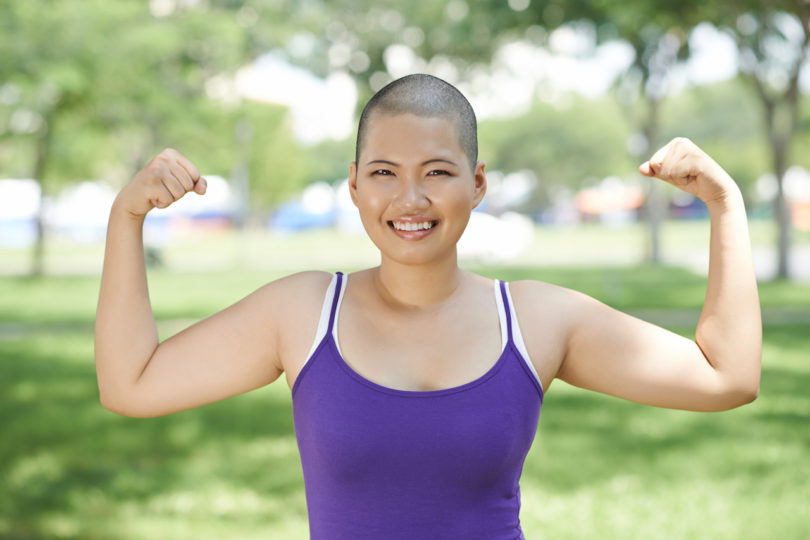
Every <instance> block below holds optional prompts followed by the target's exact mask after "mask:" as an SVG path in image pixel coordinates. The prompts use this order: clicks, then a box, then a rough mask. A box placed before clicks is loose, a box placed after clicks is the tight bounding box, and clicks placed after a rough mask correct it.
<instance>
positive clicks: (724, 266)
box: [535, 139, 762, 410]
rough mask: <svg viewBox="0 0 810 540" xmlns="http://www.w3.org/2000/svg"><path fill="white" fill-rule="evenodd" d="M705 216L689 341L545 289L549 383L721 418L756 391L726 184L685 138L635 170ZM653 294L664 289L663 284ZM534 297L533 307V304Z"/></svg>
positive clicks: (736, 231)
mask: <svg viewBox="0 0 810 540" xmlns="http://www.w3.org/2000/svg"><path fill="white" fill-rule="evenodd" d="M640 170H641V172H642V173H643V174H645V175H646V176H655V177H657V178H660V179H662V180H665V181H667V182H670V183H671V184H673V185H675V186H676V187H678V188H680V189H682V190H684V191H687V192H688V193H691V194H693V195H695V196H697V197H699V198H700V199H701V200H703V201H704V202H705V203H706V205H707V206H708V208H709V215H710V219H711V244H710V262H709V276H708V286H707V290H706V299H705V302H704V305H703V311H702V312H701V315H700V319H699V322H698V325H697V330H696V335H695V340H694V341H692V340H689V339H686V338H683V337H681V336H678V335H676V334H674V333H672V332H669V331H667V330H664V329H662V328H659V327H657V326H654V325H652V324H649V323H646V322H644V321H641V320H639V319H636V318H633V317H631V316H629V315H626V314H624V313H621V312H619V311H616V310H614V309H611V308H609V307H607V306H605V305H604V304H601V303H600V302H597V301H595V300H593V299H591V298H588V297H587V296H585V295H580V294H578V293H573V292H571V291H562V290H556V291H554V292H549V291H546V292H545V293H544V294H543V296H544V297H545V298H554V299H556V300H554V301H553V303H554V304H555V305H557V306H559V310H560V317H561V318H562V320H563V321H564V323H563V325H562V328H563V333H564V337H563V342H564V346H563V350H562V357H563V360H562V363H561V364H560V366H559V371H558V372H557V376H558V377H559V378H560V379H563V380H565V381H567V382H569V383H571V384H574V385H576V386H581V387H584V388H589V389H593V390H597V391H600V392H604V393H607V394H611V395H615V396H618V397H622V398H626V399H630V400H633V401H638V402H641V403H646V404H650V405H657V406H661V407H670V408H679V409H692V410H724V409H729V408H733V407H736V406H739V405H742V404H745V403H748V402H750V401H752V400H753V399H754V398H755V397H756V395H757V393H758V390H759V377H760V366H761V355H762V328H761V317H760V307H759V298H758V294H757V286H756V279H755V276H754V271H753V264H752V260H751V248H750V241H749V237H748V227H747V222H746V217H745V208H744V206H743V199H742V196H741V194H740V191H739V189H738V187H737V185H736V184H735V183H734V181H733V180H732V179H731V177H729V176H728V174H727V173H726V172H725V171H724V170H723V169H722V168H721V167H720V166H719V165H718V164H717V163H715V162H714V161H713V160H712V159H711V158H710V157H709V156H707V155H706V154H705V153H704V152H703V151H702V150H700V148H698V147H697V146H695V145H694V144H693V143H692V142H691V141H689V140H687V139H674V140H673V141H672V142H670V143H669V144H668V145H667V146H665V147H664V148H662V149H661V150H659V151H658V152H657V153H656V154H655V155H654V156H653V157H652V158H651V159H650V161H648V162H647V163H645V164H643V165H642V166H641V167H640ZM661 286H662V287H666V284H665V283H662V285H661ZM539 298H540V295H539V293H537V298H536V300H535V301H537V300H539Z"/></svg>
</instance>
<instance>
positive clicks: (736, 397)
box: [718, 377, 759, 411]
mask: <svg viewBox="0 0 810 540" xmlns="http://www.w3.org/2000/svg"><path fill="white" fill-rule="evenodd" d="M758 396H759V377H757V380H756V381H751V382H747V383H745V384H738V385H735V386H734V387H731V388H728V389H727V390H726V391H725V392H724V395H723V399H722V403H721V406H720V407H719V408H718V410H721V411H727V410H730V409H736V408H737V407H742V406H743V405H747V404H749V403H752V402H753V401H754V400H755V399H757V397H758Z"/></svg>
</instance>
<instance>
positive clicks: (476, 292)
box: [96, 75, 761, 539]
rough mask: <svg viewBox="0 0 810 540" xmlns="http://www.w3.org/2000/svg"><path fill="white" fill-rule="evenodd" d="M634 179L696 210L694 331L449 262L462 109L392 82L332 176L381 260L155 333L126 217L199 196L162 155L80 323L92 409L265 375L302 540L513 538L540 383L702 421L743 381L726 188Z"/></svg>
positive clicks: (747, 339)
mask: <svg viewBox="0 0 810 540" xmlns="http://www.w3.org/2000/svg"><path fill="white" fill-rule="evenodd" d="M640 171H641V173H642V174H644V175H646V176H650V177H653V176H654V177H657V178H660V179H662V180H665V181H668V182H670V183H672V184H674V185H675V186H677V187H679V188H680V189H683V190H684V191H687V192H689V193H691V194H693V195H695V196H697V197H699V198H700V199H702V200H703V201H704V202H705V203H706V204H707V206H708V209H709V214H710V217H711V247H710V249H711V253H710V267H709V277H708V287H707V293H706V301H705V304H704V307H703V312H702V314H701V317H700V321H699V323H698V326H697V332H696V339H695V341H691V340H688V339H686V338H683V337H680V336H678V335H675V334H673V333H671V332H669V331H666V330H664V329H662V328H659V327H656V326H654V325H651V324H648V323H646V322H643V321H641V320H638V319H635V318H633V317H630V316H628V315H625V314H623V313H620V312H618V311H615V310H613V309H611V308H609V307H607V306H605V305H603V304H601V303H599V302H597V301H595V300H593V299H591V298H589V297H587V296H585V295H582V294H579V293H577V292H574V291H571V290H567V289H563V288H560V287H556V286H553V285H549V284H546V283H540V282H535V281H523V282H516V283H511V284H508V285H507V284H504V283H501V282H498V281H495V282H493V281H492V280H489V279H486V278H484V277H481V276H477V275H474V274H471V273H469V272H466V271H463V270H461V269H460V268H459V266H458V262H457V255H456V243H457V242H458V239H459V238H460V236H461V234H462V232H463V231H464V228H465V226H466V224H467V222H468V220H469V217H470V212H471V211H472V209H473V208H475V206H476V205H478V204H479V203H480V202H481V200H482V198H483V197H484V193H485V191H486V176H485V173H484V163H483V162H482V161H478V157H477V139H476V125H475V115H474V113H473V111H472V108H471V107H470V105H469V103H468V102H467V100H466V99H465V98H464V97H463V96H462V95H461V94H460V93H459V92H458V90H456V89H455V88H454V87H452V86H451V85H449V84H447V83H445V82H444V81H441V80H440V79H437V78H435V77H431V76H428V75H411V76H408V77H405V78H403V79H399V80H397V81H394V82H393V83H391V84H390V85H388V86H387V87H386V88H384V89H382V90H381V91H380V92H378V93H377V94H376V95H375V96H374V98H372V100H371V101H370V102H369V103H368V105H367V106H366V108H365V109H364V111H363V114H362V116H361V120H360V126H359V129H358V139H357V154H356V156H355V161H354V162H353V163H352V164H351V167H350V173H349V187H350V191H351V195H352V199H353V201H354V203H355V205H356V206H357V208H358V210H359V212H360V216H361V219H362V221H363V225H364V227H365V229H366V231H367V233H368V235H369V237H370V238H371V240H372V241H373V242H374V243H375V244H376V245H377V247H378V248H379V250H380V254H381V262H380V265H379V266H377V267H375V268H371V269H368V270H364V271H361V272H356V273H353V274H351V275H349V276H343V275H340V274H338V275H335V276H332V275H329V274H326V273H323V272H303V273H299V274H295V275H292V276H289V277H286V278H284V279H280V280H278V281H275V282H272V283H269V284H267V285H266V286H264V287H262V288H261V289H259V290H258V291H256V292H255V293H253V294H251V295H250V296H248V297H246V298H245V299H243V300H241V301H240V302H238V303H236V304H234V305H233V306H231V307H229V308H227V309H225V310H224V311H222V312H220V313H217V314H215V315H213V316H212V317H210V318H208V319H206V320H203V321H201V322H199V323H197V324H195V325H194V326H192V327H190V328H188V329H186V330H184V331H183V332H180V333H179V334H177V335H175V336H173V337H171V338H169V339H167V340H166V341H164V342H163V343H159V341H158V337H157V331H156V329H155V322H154V318H153V315H152V311H151V307H150V304H149V298H148V293H147V283H146V274H145V269H144V261H143V249H142V241H141V230H142V225H143V221H144V217H145V215H146V214H147V212H149V210H151V209H152V208H153V207H158V208H165V207H167V206H168V205H170V204H172V203H173V202H174V201H176V200H178V199H179V198H181V197H182V196H184V195H185V194H186V193H188V192H190V191H195V192H196V193H199V194H203V193H204V192H205V180H204V179H203V178H201V177H200V175H199V173H198V171H197V169H196V168H195V167H194V165H193V164H192V163H191V162H190V161H189V160H187V159H186V158H185V157H183V156H182V155H180V154H179V153H178V152H176V151H174V150H166V151H164V152H161V154H159V155H158V156H157V157H156V158H155V159H153V160H152V162H150V163H149V164H148V165H147V166H146V167H145V168H144V169H143V170H141V171H140V172H139V173H138V174H137V175H136V176H135V177H134V178H133V179H132V181H131V182H130V183H129V184H128V185H127V186H126V187H125V188H124V189H123V190H122V191H121V193H120V194H119V195H118V197H117V199H116V201H115V204H114V205H113V208H112V211H111V214H110V223H109V229H108V239H107V251H106V254H105V260H104V270H103V277H102V285H101V293H100V300H99V307H98V317H97V322H96V363H97V371H98V380H99V388H100V392H101V400H102V403H103V404H104V406H105V407H107V408H109V409H110V410H113V411H115V412H118V413H121V414H125V415H128V416H138V417H149V416H157V415H163V414H168V413H171V412H175V411H180V410H183V409H188V408H191V407H196V406H199V405H203V404H205V403H210V402H212V401H216V400H220V399H223V398H225V397H228V396H232V395H234V394H238V393H241V392H246V391H248V390H252V389H254V388H258V387H261V386H264V385H266V384H268V383H270V382H272V381H274V380H275V379H277V378H278V377H280V376H281V375H282V374H284V375H285V377H286V379H287V384H288V385H289V386H290V388H291V392H292V400H293V411H294V419H295V429H296V436H297V438H298V444H299V449H300V452H301V460H302V465H303V470H304V479H305V487H306V495H307V505H308V511H309V518H310V532H311V535H312V538H352V539H357V538H388V539H390V538H409V539H411V538H482V539H483V538H485V539H500V538H522V536H523V535H522V532H521V530H520V523H519V519H518V513H519V505H520V495H519V485H518V482H519V478H520V472H521V468H522V465H523V460H524V458H525V456H526V453H527V452H528V450H529V447H530V445H531V443H532V440H533V438H534V433H535V431H536V427H537V420H538V414H539V410H540V405H541V402H542V399H543V396H544V392H545V391H547V390H548V387H549V386H550V384H551V382H552V380H553V379H555V378H560V379H562V380H565V381H567V382H569V383H571V384H573V385H576V386H580V387H583V388H589V389H592V390H596V391H599V392H604V393H608V394H612V395H614V396H618V397H622V398H625V399H629V400H633V401H637V402H639V403H645V404H649V405H656V406H660V407H671V408H680V409H692V410H703V411H712V410H724V409H729V408H732V407H736V406H739V405H742V404H744V403H747V402H749V401H751V400H753V399H754V398H755V397H756V394H757V391H758V385H759V372H760V357H761V322H760V312H759V302H758V297H757V289H756V281H755V278H754V273H753V268H752V263H751V253H750V246H749V240H748V233H747V224H746V217H745V210H744V207H743V200H742V196H741V195H740V191H739V189H738V188H737V186H736V185H735V183H734V182H733V180H732V179H731V178H730V177H729V176H728V174H726V172H725V171H724V170H723V169H722V168H721V167H720V166H719V165H717V164H716V163H715V162H714V161H713V160H712V159H711V158H709V157H708V156H707V155H706V154H705V153H704V152H702V151H701V150H700V149H699V148H697V147H696V146H695V145H694V144H692V143H691V142H690V141H688V140H686V139H675V140H673V141H672V142H670V143H669V144H667V145H666V146H665V147H663V148H662V149H660V150H659V151H658V152H656V153H655V155H653V157H652V158H650V160H649V161H648V162H646V163H644V164H643V165H641V167H640ZM662 286H666V284H662Z"/></svg>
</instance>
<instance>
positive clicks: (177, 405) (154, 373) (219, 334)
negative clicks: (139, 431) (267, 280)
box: [132, 291, 281, 416]
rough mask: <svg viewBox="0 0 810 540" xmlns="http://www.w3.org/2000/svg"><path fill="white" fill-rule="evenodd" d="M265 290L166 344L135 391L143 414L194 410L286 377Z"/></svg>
mask: <svg viewBox="0 0 810 540" xmlns="http://www.w3.org/2000/svg"><path fill="white" fill-rule="evenodd" d="M262 296H264V295H263V294H262V291H257V292H256V293H253V294H252V295H250V296H248V297H247V298H244V299H243V300H241V301H239V302H237V303H236V304H234V305H232V306H230V307H229V308H227V309H225V310H223V311H220V312H219V313H216V314H214V315H212V316H211V317H208V318H207V319H204V320H202V321H200V322H198V323H196V324H194V325H192V326H190V327H188V328H186V329H185V330H183V331H182V332H180V333H178V334H176V335H174V336H172V337H170V338H169V339H167V340H165V341H163V342H162V343H161V344H160V345H159V346H158V347H157V349H156V350H155V352H154V354H153V355H152V357H151V359H150V360H149V362H148V363H147V365H146V367H145V368H144V370H143V373H142V374H141V376H140V377H139V379H138V381H137V382H136V383H135V384H134V386H133V389H132V393H133V396H132V400H133V402H134V403H133V406H134V407H136V410H137V411H138V413H139V415H144V416H155V415H162V414H169V413H171V412H176V411H180V410H184V409H189V408H192V407H196V406H199V405H203V404H206V403H211V402H214V401H218V400H221V399H224V398H226V397H229V396H233V395H236V394H240V393H243V392H247V391H249V390H253V389H255V388H258V387H260V386H263V385H265V384H268V383H270V382H272V381H274V380H275V379H276V378H278V376H279V375H280V374H281V370H280V368H279V367H278V362H277V361H276V360H275V358H274V356H273V355H274V352H275V351H276V350H277V341H278V338H277V332H276V331H275V329H274V325H273V324H272V318H271V317H267V316H265V314H264V313H263V311H264V309H263V306H262Z"/></svg>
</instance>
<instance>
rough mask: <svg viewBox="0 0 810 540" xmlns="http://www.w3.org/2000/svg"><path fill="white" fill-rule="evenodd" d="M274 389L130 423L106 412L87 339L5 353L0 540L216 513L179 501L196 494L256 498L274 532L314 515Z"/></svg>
mask: <svg viewBox="0 0 810 540" xmlns="http://www.w3.org/2000/svg"><path fill="white" fill-rule="evenodd" d="M276 385H284V383H283V380H280V381H279V382H277V383H275V384H274V385H272V386H271V388H267V389H262V390H260V391H258V392H254V393H251V394H247V395H243V396H238V397H236V398H232V399H230V400H226V401H223V402H220V403H216V404H212V405H209V406H205V407H201V408H198V409H195V410H192V411H186V412H183V413H179V414H175V415H172V416H167V417H162V418H154V419H132V418H124V417H120V416H117V415H115V414H113V413H110V412H108V411H106V410H104V409H103V408H102V407H101V405H100V404H99V402H98V398H97V388H96V384H95V373H94V368H93V365H92V338H90V337H88V336H87V335H86V334H79V335H77V334H61V335H58V336H37V337H30V338H25V339H21V340H16V341H7V342H4V343H3V344H2V349H0V396H2V397H0V422H1V423H2V438H1V441H0V477H2V478H3V479H4V481H3V482H0V536H5V535H11V536H12V537H15V538H47V537H51V536H59V537H82V538H86V537H94V536H96V537H98V536H101V537H105V538H109V537H115V536H116V535H117V534H118V533H116V532H115V531H117V528H116V527H115V522H116V520H117V519H118V517H120V516H121V515H122V513H125V512H132V508H133V507H135V508H141V509H142V510H141V511H143V513H144V515H147V514H155V513H157V514H163V515H168V516H172V517H175V518H178V519H183V518H184V516H186V517H190V516H192V515H194V514H196V513H201V512H203V511H205V510H206V508H205V507H206V505H207V506H210V505H211V504H213V503H211V500H207V501H199V500H197V502H196V503H194V502H192V503H191V504H189V503H188V502H186V503H183V502H182V500H181V499H178V497H177V496H176V494H178V493H180V494H182V493H188V492H190V491H192V490H201V491H207V492H209V493H214V492H217V491H219V492H220V495H219V497H220V499H218V500H219V501H221V497H222V491H224V492H225V495H226V496H228V492H229V491H230V492H233V493H240V492H241V493H245V492H248V493H249V494H251V495H250V496H251V497H253V499H255V500H258V501H259V502H260V503H261V504H259V505H258V506H257V505H254V506H257V508H258V507H261V508H262V509H264V510H266V509H267V508H270V509H271V510H272V508H276V511H277V512H278V515H276V516H274V515H272V511H271V512H269V513H267V514H265V515H264V516H263V518H264V519H266V520H267V521H272V520H274V519H279V520H281V519H284V518H285V516H288V515H289V511H290V506H292V509H293V511H294V512H293V513H295V512H296V511H297V513H298V514H302V513H304V512H305V509H304V507H303V500H302V488H303V486H302V479H301V472H300V462H299V460H298V455H297V449H296V446H295V439H294V432H293V425H292V410H291V403H290V400H289V398H288V397H287V394H288V393H289V392H288V391H287V389H286V387H284V388H279V387H275V386H276ZM274 387H275V388H274ZM222 488H224V490H223V489H222ZM213 496H214V495H212V497H213ZM290 499H292V501H293V502H292V503H288V502H287V501H290ZM178 501H180V502H178ZM192 501H194V499H193V498H192ZM296 502H297V504H296ZM216 504H219V506H220V507H222V504H223V503H221V502H217V503H216ZM195 506H196V508H195ZM227 506H228V503H227V501H226V507H227ZM231 506H233V505H231ZM228 508H230V507H227V508H226V510H228ZM228 511H230V512H231V513H232V514H235V515H231V516H230V517H231V518H237V520H238V519H239V518H240V517H242V518H245V519H248V518H252V517H251V515H242V516H240V515H239V514H240V512H239V510H238V509H234V508H231V509H230V510H228ZM226 513H227V512H226ZM226 517H229V516H226ZM124 536H125V537H126V535H125V534H124Z"/></svg>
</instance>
